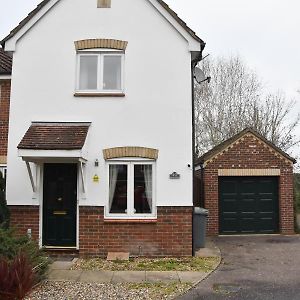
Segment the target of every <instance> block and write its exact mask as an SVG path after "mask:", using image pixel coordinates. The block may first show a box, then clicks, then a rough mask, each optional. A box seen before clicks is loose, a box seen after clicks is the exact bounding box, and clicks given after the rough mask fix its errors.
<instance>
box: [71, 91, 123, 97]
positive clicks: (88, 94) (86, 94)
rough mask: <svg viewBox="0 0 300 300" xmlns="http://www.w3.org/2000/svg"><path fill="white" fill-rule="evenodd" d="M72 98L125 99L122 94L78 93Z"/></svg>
mask: <svg viewBox="0 0 300 300" xmlns="http://www.w3.org/2000/svg"><path fill="white" fill-rule="evenodd" d="M74 97H125V94H124V93H80V92H76V93H75V94H74Z"/></svg>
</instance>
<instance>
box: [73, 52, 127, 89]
mask: <svg viewBox="0 0 300 300" xmlns="http://www.w3.org/2000/svg"><path fill="white" fill-rule="evenodd" d="M76 91H77V92H84V93H123V92H124V53H123V52H120V51H116V52H114V51H107V52H85V51H82V52H79V53H78V54H77V80H76Z"/></svg>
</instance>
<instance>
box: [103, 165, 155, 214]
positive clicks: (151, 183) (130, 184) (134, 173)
mask: <svg viewBox="0 0 300 300" xmlns="http://www.w3.org/2000/svg"><path fill="white" fill-rule="evenodd" d="M108 173H109V174H108V182H109V184H108V185H109V188H108V190H109V195H108V203H107V206H106V217H108V218H132V219H142V218H155V217H156V206H155V197H154V195H155V163H154V162H143V161H141V162H132V161H131V162H128V161H122V162H121V161H118V162H109V163H108Z"/></svg>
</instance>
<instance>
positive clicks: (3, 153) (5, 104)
mask: <svg viewBox="0 0 300 300" xmlns="http://www.w3.org/2000/svg"><path fill="white" fill-rule="evenodd" d="M9 102H10V80H3V79H0V164H6V157H7V139H8V123H9Z"/></svg>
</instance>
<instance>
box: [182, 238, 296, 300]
mask: <svg viewBox="0 0 300 300" xmlns="http://www.w3.org/2000/svg"><path fill="white" fill-rule="evenodd" d="M215 241H216V243H217V245H218V246H219V247H220V249H221V252H222V256H223V261H222V264H221V266H220V267H219V269H218V270H217V271H215V272H214V273H213V274H212V275H211V276H209V277H208V278H207V279H206V280H204V281H202V282H201V283H200V284H199V285H198V286H197V287H196V288H194V289H193V290H191V291H190V292H189V293H188V294H186V295H185V296H183V297H180V298H178V300H179V299H180V300H191V299H205V300H210V299H211V300H219V299H222V300H223V299H231V300H241V299H242V300H247V299H251V300H252V299H256V300H271V299H272V300H299V299H300V237H299V236H298V235H295V236H290V237H286V236H274V235H269V236H247V237H240V236H239V237H238V236H237V237H219V238H216V240H215Z"/></svg>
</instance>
